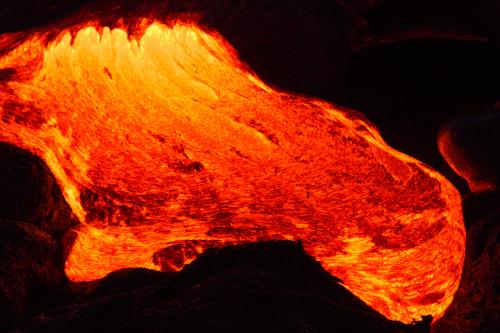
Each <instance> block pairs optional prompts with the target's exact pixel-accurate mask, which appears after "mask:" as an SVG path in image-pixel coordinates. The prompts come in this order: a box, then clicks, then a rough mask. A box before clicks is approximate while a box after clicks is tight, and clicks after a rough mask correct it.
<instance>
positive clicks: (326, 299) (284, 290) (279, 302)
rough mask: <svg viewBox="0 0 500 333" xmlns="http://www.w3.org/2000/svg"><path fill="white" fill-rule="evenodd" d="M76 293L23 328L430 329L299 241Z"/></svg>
mask: <svg viewBox="0 0 500 333" xmlns="http://www.w3.org/2000/svg"><path fill="white" fill-rule="evenodd" d="M74 289H75V290H76V291H75V296H74V301H73V302H71V303H69V304H67V305H66V306H63V307H59V308H57V309H54V310H52V311H49V312H45V313H43V314H41V315H38V316H36V317H35V318H33V319H32V320H31V321H30V322H28V323H27V324H26V325H24V326H23V327H22V329H21V330H20V331H22V332H91V331H113V332H241V333H243V332H287V333H289V332H427V331H428V330H429V325H428V324H429V318H427V319H426V320H427V322H421V323H418V324H413V325H403V324H401V323H398V322H391V321H389V320H387V319H386V318H384V317H383V316H382V315H380V314H379V313H377V312H375V311H374V310H373V309H371V308H370V307H368V306H367V305H366V304H364V303H363V302H362V301H360V300H359V299H358V298H357V297H355V296H354V295H352V294H351V293H350V292H349V291H348V290H347V289H345V288H344V287H343V286H341V285H340V284H339V280H338V279H336V278H335V277H332V276H331V275H330V274H329V273H328V272H326V271H325V270H324V269H323V268H322V267H321V266H320V265H319V264H318V263H317V262H316V261H314V260H313V259H312V258H311V257H309V256H308V255H306V254H305V252H304V251H303V249H302V247H301V246H300V244H297V243H293V242H265V243H255V244H247V245H240V246H231V247H227V248H223V249H218V250H215V249H214V250H207V251H206V252H204V253H203V254H202V255H201V256H200V257H198V259H196V260H195V261H194V262H192V263H191V264H190V265H188V266H186V267H185V268H184V269H183V270H182V271H180V272H179V273H159V272H152V271H148V270H144V269H128V270H124V271H120V272H115V273H112V274H110V275H108V276H107V277H105V278H103V279H101V280H99V281H94V282H90V283H86V284H80V285H77V286H75V287H74Z"/></svg>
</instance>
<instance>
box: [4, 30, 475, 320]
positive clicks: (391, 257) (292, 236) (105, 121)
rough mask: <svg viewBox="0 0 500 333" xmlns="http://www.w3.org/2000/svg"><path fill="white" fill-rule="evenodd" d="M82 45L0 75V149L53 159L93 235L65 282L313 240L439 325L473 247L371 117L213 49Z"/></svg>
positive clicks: (365, 284) (445, 189) (95, 37)
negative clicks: (2, 144)
mask: <svg viewBox="0 0 500 333" xmlns="http://www.w3.org/2000/svg"><path fill="white" fill-rule="evenodd" d="M74 31H77V33H74V34H73V36H72V34H71V33H70V32H67V31H66V32H61V33H60V35H59V36H58V37H57V38H55V39H54V40H53V41H51V42H50V43H48V45H45V43H44V42H43V40H44V39H43V38H42V37H43V36H42V33H40V34H38V35H37V34H35V35H33V37H31V38H30V39H29V40H27V41H25V42H24V43H22V44H20V45H19V46H17V48H15V49H14V50H12V51H11V52H10V53H7V54H5V55H3V57H2V58H0V70H3V72H4V73H10V75H9V78H4V79H3V80H1V79H0V112H1V113H0V114H1V121H0V130H1V131H0V140H2V141H6V142H10V143H13V144H15V145H17V146H20V147H23V148H25V149H27V150H30V151H32V152H34V153H36V154H38V155H39V156H41V157H42V158H43V159H44V160H45V161H46V163H47V165H48V166H49V167H50V169H51V170H52V172H53V173H54V175H55V176H56V178H57V180H58V182H59V184H60V186H61V187H62V189H63V192H64V195H65V198H66V200H67V201H68V203H69V205H70V206H71V208H72V210H73V212H74V214H75V215H76V216H77V217H78V218H79V220H80V221H81V226H79V227H78V229H77V230H76V232H77V235H78V236H77V239H76V241H75V244H74V247H73V248H72V250H71V254H70V255H69V258H68V260H67V263H66V273H67V275H68V277H69V278H70V279H72V280H73V281H84V280H91V279H97V278H100V277H103V276H104V275H106V274H107V273H109V272H111V271H114V270H117V269H120V268H124V267H147V268H152V269H160V268H162V269H166V270H176V269H180V268H182V266H183V265H184V264H186V263H188V262H189V261H190V260H192V259H194V258H195V256H196V255H197V254H198V253H200V252H202V251H203V250H205V249H206V248H208V247H222V246H224V245H228V244H241V243H245V242H255V241H259V240H271V239H289V240H299V239H300V240H302V242H303V245H304V248H305V250H306V251H307V253H309V254H310V255H311V256H313V257H314V258H316V259H317V260H318V261H319V262H320V263H321V264H322V265H323V267H324V268H325V269H326V270H328V271H329V272H330V273H331V274H333V275H335V276H337V277H339V278H340V279H342V280H343V284H344V285H345V286H346V287H347V288H348V289H349V290H351V291H352V292H353V293H354V294H356V295H357V296H358V297H360V298H361V299H362V300H364V301H365V302H366V303H368V304H369V305H370V306H372V307H373V308H374V309H376V310H377V311H379V312H381V313H382V314H384V315H385V316H387V317H389V318H390V319H394V320H401V321H403V322H410V321H412V320H413V319H416V320H418V319H420V316H422V315H427V314H431V315H433V316H435V317H439V316H440V315H442V313H443V312H444V310H445V309H446V307H447V306H448V305H449V304H450V302H451V300H452V298H453V295H454V293H455V291H456V289H457V287H458V283H459V280H460V274H461V271H462V264H463V259H464V248H465V231H464V226H463V221H462V215H461V202H460V196H459V194H458V192H457V191H456V190H455V188H454V187H453V186H452V185H451V184H450V183H449V182H448V181H447V180H446V179H445V178H444V177H443V176H441V175H440V174H438V173H437V172H435V171H433V170H431V169H430V168H429V167H427V166H426V165H424V164H422V163H421V162H418V161H416V160H415V159H413V158H411V157H408V156H406V155H404V154H402V153H400V152H397V151H395V150H394V149H392V148H390V147H389V146H387V145H386V144H385V143H384V141H383V140H382V138H381V137H380V135H379V134H378V132H377V130H376V129H375V128H374V127H373V126H372V125H370V124H369V123H367V122H366V121H365V120H363V118H362V117H361V116H360V115H359V114H357V113H355V112H353V111H347V110H340V109H339V108H337V107H335V106H333V105H331V104H329V103H326V102H323V101H320V100H317V99H313V98H308V97H301V96H296V95H293V94H288V93H283V92H280V91H277V90H275V89H272V88H270V87H268V86H267V85H266V84H264V83H263V82H261V81H260V80H259V79H258V78H257V77H256V76H255V75H254V74H252V73H251V71H250V70H249V69H248V68H246V67H245V66H244V65H242V64H241V63H240V62H239V60H238V58H237V54H236V52H235V51H234V50H233V49H232V48H231V47H230V46H229V45H228V44H227V43H226V42H225V41H224V40H223V39H222V38H221V37H220V36H219V35H217V34H216V33H214V32H205V31H203V30H201V29H200V28H198V27H196V26H193V25H185V24H176V25H173V26H172V27H167V26H165V25H162V24H160V23H153V24H151V25H150V26H149V27H147V28H146V29H145V31H144V34H143V35H142V36H140V37H137V38H136V37H129V36H128V35H127V33H126V32H124V31H123V30H120V29H113V30H110V29H109V28H106V27H104V28H101V27H98V26H97V27H92V26H87V27H81V29H80V30H74ZM9 38H10V37H9V36H8V35H5V36H3V37H2V38H1V39H0V43H3V44H6V43H8V41H9ZM4 76H5V75H4ZM283 260H286V258H283Z"/></svg>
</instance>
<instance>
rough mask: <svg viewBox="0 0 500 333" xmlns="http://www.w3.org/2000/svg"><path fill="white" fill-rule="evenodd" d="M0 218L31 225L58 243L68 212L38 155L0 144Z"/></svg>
mask: <svg viewBox="0 0 500 333" xmlns="http://www.w3.org/2000/svg"><path fill="white" fill-rule="evenodd" d="M0 189H1V191H0V219H7V220H16V221H23V222H25V223H29V224H32V225H34V226H36V227H38V228H40V230H43V231H45V232H47V233H48V234H50V235H51V236H53V237H54V238H55V239H56V240H61V239H62V237H63V236H64V235H65V233H66V231H67V230H68V229H69V227H70V225H71V223H72V219H71V209H70V208H69V206H68V205H67V204H66V201H65V200H64V197H63V196H62V193H61V190H60V188H59V186H58V185H57V183H56V180H55V178H54V176H53V175H52V173H51V171H50V170H49V168H48V167H47V165H46V164H45V162H43V161H42V160H41V159H40V158H39V157H38V156H36V155H34V154H31V153H29V152H28V151H26V150H23V149H21V148H19V147H16V146H13V145H10V144H7V143H4V142H0Z"/></svg>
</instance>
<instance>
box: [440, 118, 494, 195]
mask: <svg viewBox="0 0 500 333" xmlns="http://www.w3.org/2000/svg"><path fill="white" fill-rule="evenodd" d="M438 144H439V149H440V151H441V154H442V155H443V156H444V158H445V159H446V161H447V162H448V164H450V166H451V167H452V168H453V169H454V170H455V171H456V172H457V173H458V174H459V175H460V176H462V177H463V178H465V179H466V180H467V183H468V185H469V187H470V189H471V190H472V191H473V192H481V191H486V190H494V189H496V188H498V186H499V185H500V155H499V154H498V152H499V151H500V113H492V114H485V115H475V116H464V117H461V118H458V119H456V120H454V121H452V122H450V123H448V124H447V125H446V126H445V127H443V129H442V130H441V132H440V134H439V138H438Z"/></svg>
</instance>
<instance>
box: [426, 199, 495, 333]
mask: <svg viewBox="0 0 500 333" xmlns="http://www.w3.org/2000/svg"><path fill="white" fill-rule="evenodd" d="M498 207H500V193H495V194H484V195H481V196H478V195H469V196H467V197H466V198H465V199H464V213H465V218H466V221H471V220H473V223H472V225H470V227H469V229H468V234H467V253H466V258H465V266H464V270H463V275H462V280H461V283H460V287H459V289H458V291H457V293H456V294H455V298H454V300H453V303H452V304H451V306H450V307H449V308H448V310H447V312H446V313H445V315H444V317H443V318H441V319H440V320H439V321H438V322H437V323H436V324H435V325H434V326H433V332H434V333H441V332H442V333H446V332H457V333H479V332H484V333H487V332H488V333H490V332H491V333H493V332H498V329H499V328H500V296H499V294H498V291H499V290H500V271H499V269H498V267H500V209H499V208H498Z"/></svg>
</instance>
